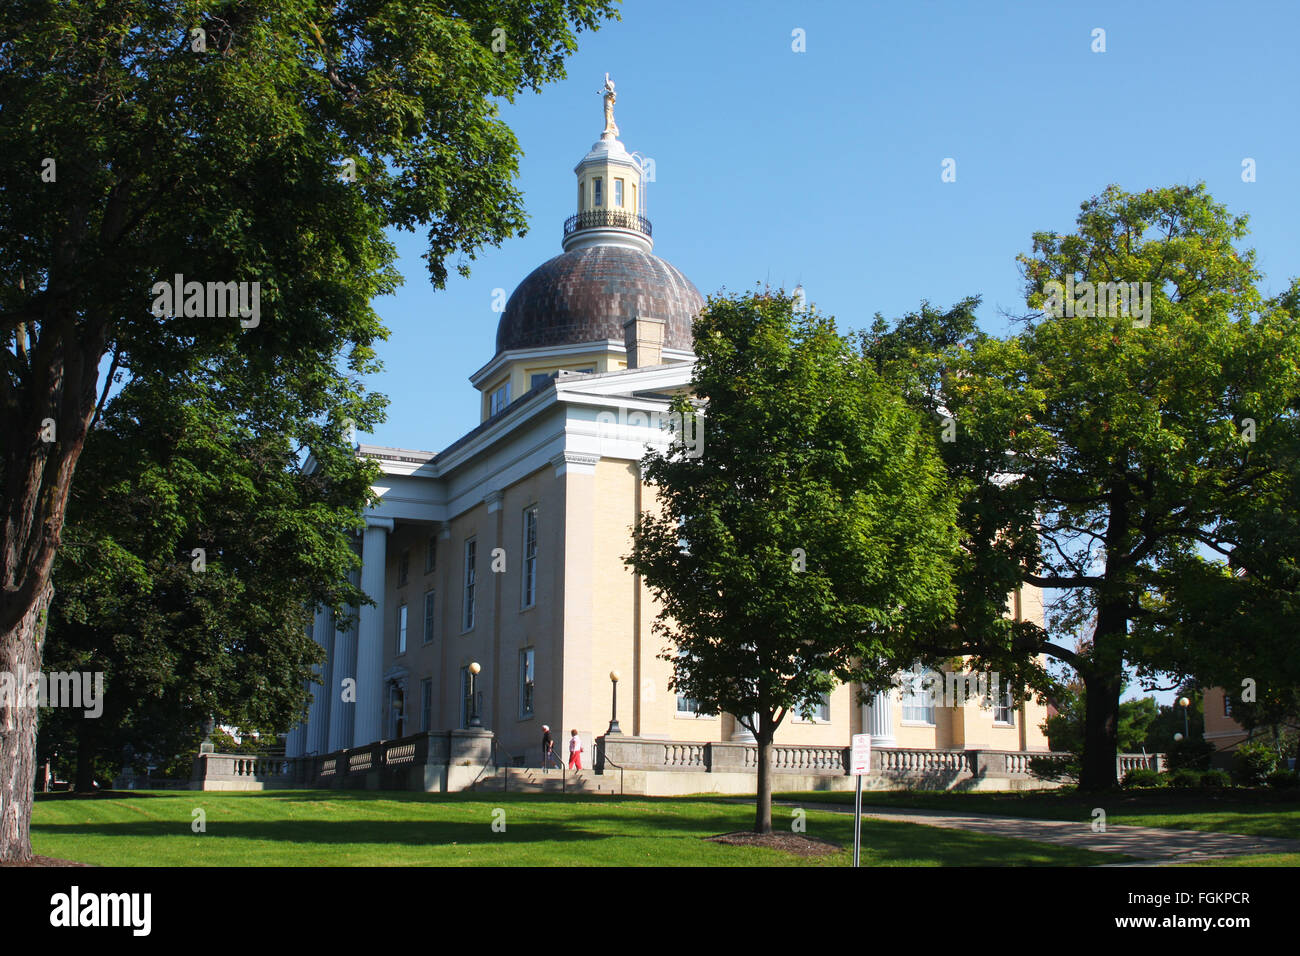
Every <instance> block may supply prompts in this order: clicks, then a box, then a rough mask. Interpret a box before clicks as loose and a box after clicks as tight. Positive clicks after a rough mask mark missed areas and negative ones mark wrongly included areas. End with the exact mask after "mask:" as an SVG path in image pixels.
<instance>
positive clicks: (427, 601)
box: [424, 591, 433, 644]
mask: <svg viewBox="0 0 1300 956" xmlns="http://www.w3.org/2000/svg"><path fill="white" fill-rule="evenodd" d="M432 641H433V592H432V591H425V592H424V643H426V644H429V643H431V642H432Z"/></svg>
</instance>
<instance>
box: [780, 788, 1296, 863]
mask: <svg viewBox="0 0 1300 956" xmlns="http://www.w3.org/2000/svg"><path fill="white" fill-rule="evenodd" d="M773 803H774V804H776V803H779V804H780V805H781V806H791V807H793V806H799V807H803V808H804V809H806V810H823V811H829V812H832V813H852V812H853V808H852V807H851V806H850V807H846V806H845V805H844V804H842V803H834V804H832V803H808V802H798V803H796V802H793V801H790V800H780V801H773ZM862 815H863V816H864V817H870V818H871V819H873V820H888V821H892V822H896V823H921V824H924V825H926V826H931V827H947V828H949V829H954V830H971V831H973V832H976V833H988V834H991V835H992V836H1000V837H1011V838H1013V839H1017V840H1036V841H1038V842H1039V843H1055V844H1058V845H1060V846H1072V847H1078V848H1079V849H1082V850H1095V851H1097V852H1099V853H1123V854H1125V855H1126V856H1130V857H1133V858H1134V861H1133V862H1128V863H1111V864H1106V865H1107V866H1152V865H1159V864H1166V863H1191V862H1194V861H1197V860H1212V859H1217V858H1221V857H1225V856H1242V855H1245V854H1248V853H1300V840H1284V839H1281V838H1279V837H1257V836H1248V835H1246V834H1244V833H1210V832H1208V831H1205V830H1167V829H1160V828H1156V827H1134V826H1122V825H1115V826H1112V825H1107V827H1106V832H1105V833H1094V832H1093V830H1092V824H1091V823H1090V822H1075V821H1069V820H1031V819H1026V818H1024V817H996V816H991V815H988V814H983V813H961V814H958V813H941V812H939V811H936V810H893V809H891V810H872V809H870V808H868V807H866V806H863V808H862Z"/></svg>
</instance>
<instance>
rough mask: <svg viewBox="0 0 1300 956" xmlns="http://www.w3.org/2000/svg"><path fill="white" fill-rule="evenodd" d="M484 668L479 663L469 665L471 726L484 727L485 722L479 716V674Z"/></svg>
mask: <svg viewBox="0 0 1300 956" xmlns="http://www.w3.org/2000/svg"><path fill="white" fill-rule="evenodd" d="M482 669H483V668H482V667H480V666H479V662H478V661H474V662H473V663H471V664H470V665H469V725H470V726H471V727H482V726H483V721H481V720H480V719H479V716H478V672H479V671H481V670H482Z"/></svg>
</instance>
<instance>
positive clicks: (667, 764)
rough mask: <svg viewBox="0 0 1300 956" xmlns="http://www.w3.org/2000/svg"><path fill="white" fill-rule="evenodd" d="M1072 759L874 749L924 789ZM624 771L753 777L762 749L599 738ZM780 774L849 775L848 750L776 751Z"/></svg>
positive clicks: (883, 765)
mask: <svg viewBox="0 0 1300 956" xmlns="http://www.w3.org/2000/svg"><path fill="white" fill-rule="evenodd" d="M1035 758H1047V759H1049V760H1054V761H1067V760H1070V759H1072V755H1071V754H1068V753H1051V752H1048V751H1018V750H984V749H976V748H972V749H965V750H921V749H910V748H903V747H890V748H883V747H880V748H875V749H873V750H872V752H871V774H870V775H869V776H871V777H874V778H877V779H880V780H893V781H898V782H901V783H905V784H907V785H909V786H916V787H919V788H929V787H937V788H945V787H950V786H952V785H954V784H959V783H962V782H963V781H976V782H978V781H988V782H992V781H998V780H1005V781H1009V782H1011V783H1016V782H1021V783H1026V782H1028V781H1030V780H1032V779H1033V775H1032V773H1031V771H1030V761H1031V760H1034V759H1035ZM1162 758H1163V755H1161V754H1152V755H1149V756H1147V755H1142V754H1121V755H1120V756H1119V758H1118V763H1117V770H1118V772H1119V774H1120V776H1121V777H1122V776H1123V775H1124V774H1125V773H1127V772H1128V771H1129V770H1132V769H1134V768H1135V767H1150V768H1152V769H1160V768H1161V767H1162V764H1163V760H1162ZM606 760H608V761H609V762H610V763H611V764H613V765H615V766H617V767H620V768H622V769H625V770H642V771H663V770H667V771H682V772H695V773H754V772H755V771H756V770H757V767H758V747H757V745H755V744H751V743H743V742H737V741H725V742H723V741H714V742H699V743H691V742H683V741H666V740H655V739H652V738H642V737H629V736H622V735H620V736H604V737H597V738H596V766H597V768H598V769H599V768H600V767H601V766H602V765H603V763H604V761H606ZM772 770H773V772H774V773H776V774H801V775H805V776H820V777H842V776H847V775H848V772H849V748H848V747H812V746H787V745H784V744H776V745H773V747H772Z"/></svg>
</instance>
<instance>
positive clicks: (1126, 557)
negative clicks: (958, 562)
mask: <svg viewBox="0 0 1300 956" xmlns="http://www.w3.org/2000/svg"><path fill="white" fill-rule="evenodd" d="M1245 234H1246V220H1245V219H1244V218H1243V217H1237V216H1232V215H1230V214H1229V213H1228V212H1227V210H1226V209H1224V207H1223V206H1221V205H1220V204H1218V203H1216V202H1215V201H1214V200H1213V199H1212V198H1211V197H1210V196H1209V194H1208V193H1207V192H1206V190H1205V188H1204V186H1203V185H1197V186H1194V187H1182V186H1175V187H1170V188H1165V189H1149V190H1146V191H1145V192H1141V193H1128V192H1125V191H1124V190H1122V189H1119V188H1118V187H1114V186H1112V187H1109V188H1108V189H1106V190H1105V191H1104V192H1103V193H1102V194H1101V195H1099V196H1094V197H1092V198H1091V199H1090V200H1088V201H1087V202H1085V203H1083V204H1082V206H1081V210H1080V213H1079V216H1078V219H1077V229H1076V231H1075V232H1074V233H1071V234H1067V235H1061V234H1057V233H1055V232H1041V233H1037V234H1035V236H1034V249H1033V254H1032V255H1025V256H1022V257H1020V258H1021V263H1022V265H1023V266H1024V270H1025V280H1026V290H1025V291H1026V300H1027V302H1028V304H1029V306H1030V307H1031V308H1034V309H1039V308H1042V307H1044V306H1045V304H1046V300H1047V292H1048V283H1049V282H1061V283H1065V282H1067V281H1068V282H1076V281H1077V282H1084V281H1086V282H1090V283H1094V284H1097V285H1101V284H1106V283H1120V282H1124V283H1132V282H1137V283H1149V284H1150V293H1151V296H1150V299H1149V300H1148V301H1149V305H1150V310H1149V316H1148V317H1144V316H1142V315H1140V314H1138V313H1139V312H1142V311H1144V310H1139V309H1135V310H1133V314H1124V313H1122V312H1120V311H1118V310H1116V311H1115V312H1114V313H1112V312H1111V311H1110V310H1109V309H1095V308H1094V309H1093V310H1091V311H1088V310H1086V309H1084V310H1076V311H1075V314H1073V315H1071V314H1066V313H1064V312H1063V313H1062V314H1059V315H1058V314H1041V315H1033V316H1030V317H1028V318H1027V319H1026V321H1025V327H1024V330H1023V331H1022V332H1020V333H1019V334H1017V335H1014V336H1012V337H1010V338H1008V339H1002V340H999V339H992V338H988V337H978V336H975V335H968V336H966V338H965V340H962V338H961V336H960V333H961V332H962V329H963V326H962V324H961V322H960V321H957V319H956V318H953V320H952V321H949V322H946V323H945V322H944V321H941V319H942V318H943V317H942V316H939V315H933V314H932V315H929V316H925V315H923V316H922V317H921V319H920V320H916V321H911V322H909V323H900V326H899V328H898V329H897V330H896V331H897V332H898V333H899V334H901V335H903V336H904V337H905V338H909V339H910V340H911V341H913V342H919V343H920V350H921V351H922V353H923V354H924V355H925V356H928V357H930V358H929V360H928V361H917V360H916V359H915V358H913V357H911V356H910V355H909V353H908V352H907V350H906V349H901V350H900V348H898V347H896V343H891V342H889V341H881V340H883V339H885V338H886V336H885V335H884V334H883V332H882V330H880V329H878V330H873V331H876V332H877V336H876V338H877V340H878V341H877V342H876V344H875V345H874V346H873V348H874V350H875V352H876V354H878V355H879V356H880V361H881V363H882V365H883V366H885V367H888V366H890V365H891V364H892V365H893V366H895V367H898V366H901V367H902V369H903V378H904V379H907V378H908V376H909V375H910V376H911V378H912V379H913V380H915V382H916V384H915V385H914V387H913V388H912V390H911V392H910V393H909V394H911V395H913V396H917V398H916V400H917V401H931V402H932V404H933V405H934V406H935V407H936V408H940V407H941V408H942V409H943V410H944V411H945V413H946V414H947V415H948V416H950V420H951V421H953V422H955V423H956V425H957V437H956V440H955V441H953V442H951V443H949V444H948V445H945V447H944V448H943V453H944V456H945V463H946V464H947V465H948V468H949V471H950V474H951V475H952V476H953V477H954V478H955V479H962V480H964V481H963V483H961V484H960V485H959V486H960V487H963V488H965V489H966V491H965V496H964V498H963V501H962V506H961V525H960V527H961V531H962V537H963V545H964V548H965V553H966V555H967V558H966V561H967V564H966V566H965V567H963V568H962V569H960V572H959V575H958V582H959V587H958V594H959V598H958V602H957V608H958V611H957V614H956V615H955V618H954V619H953V620H952V621H950V622H945V626H944V627H941V628H938V629H936V631H935V633H934V634H933V635H931V638H930V641H929V643H930V644H931V646H932V647H934V648H935V650H936V651H937V650H940V649H942V650H943V651H945V652H947V653H949V654H952V653H969V654H975V655H977V656H982V655H983V656H990V657H991V658H994V659H996V658H998V657H1001V658H1004V659H1005V658H1008V657H1010V658H1013V659H1014V658H1020V659H1023V660H1032V659H1034V658H1036V657H1037V656H1038V655H1040V654H1044V653H1045V654H1048V655H1050V656H1053V657H1056V658H1057V659H1059V660H1062V661H1064V662H1066V663H1067V664H1069V665H1070V666H1071V667H1072V668H1074V670H1075V672H1076V673H1077V674H1078V675H1079V677H1080V679H1081V680H1082V681H1083V683H1084V684H1085V685H1086V686H1087V687H1088V691H1089V693H1088V697H1087V701H1086V706H1087V708H1089V713H1090V714H1091V717H1090V719H1088V720H1086V721H1085V724H1084V726H1085V729H1086V734H1087V739H1086V740H1085V741H1084V746H1083V770H1084V772H1083V777H1082V779H1081V780H1080V785H1081V786H1082V787H1084V788H1085V789H1102V788H1106V787H1108V786H1111V785H1113V783H1114V774H1115V769H1114V768H1115V761H1114V756H1115V752H1116V750H1117V749H1118V748H1119V746H1120V740H1119V735H1120V732H1121V719H1120V696H1121V693H1122V689H1123V684H1124V680H1125V674H1126V668H1131V667H1133V666H1135V665H1136V666H1138V667H1140V668H1142V669H1143V676H1146V675H1147V674H1154V673H1157V672H1170V673H1175V674H1180V673H1181V674H1186V673H1194V672H1195V671H1193V670H1191V669H1190V668H1189V667H1187V666H1186V665H1185V664H1184V663H1180V659H1179V656H1178V654H1177V653H1175V651H1176V649H1177V647H1178V646H1179V645H1180V644H1182V643H1186V642H1187V641H1194V640H1195V637H1194V628H1193V623H1194V621H1195V617H1194V615H1192V614H1187V615H1183V616H1182V618H1181V619H1182V620H1185V621H1186V622H1188V629H1187V635H1188V637H1187V641H1184V640H1183V638H1182V637H1181V636H1180V635H1179V634H1177V633H1175V632H1174V631H1173V630H1171V627H1172V623H1173V621H1174V619H1175V617H1176V616H1177V615H1174V614H1172V613H1170V612H1169V609H1168V608H1166V607H1163V606H1162V603H1161V602H1162V600H1164V599H1165V596H1167V595H1169V594H1172V593H1173V592H1175V591H1176V590H1177V589H1178V587H1179V577H1178V576H1179V573H1180V569H1181V568H1182V567H1183V566H1185V565H1187V564H1189V563H1193V562H1194V561H1196V560H1198V559H1199V552H1200V550H1201V549H1203V548H1205V547H1209V548H1211V549H1214V550H1218V551H1220V552H1221V553H1227V552H1229V551H1231V550H1232V548H1233V547H1234V546H1235V545H1237V544H1239V543H1242V542H1243V541H1244V540H1245V539H1246V537H1247V535H1246V533H1245V532H1244V531H1243V530H1242V529H1243V527H1244V526H1243V525H1235V526H1234V525H1231V524H1225V523H1224V522H1223V521H1222V517H1223V516H1224V515H1225V514H1226V513H1228V512H1229V511H1230V508H1231V507H1232V505H1233V503H1234V502H1239V501H1242V500H1247V499H1249V498H1250V497H1251V496H1253V495H1255V494H1257V493H1261V494H1263V495H1264V500H1272V492H1273V490H1274V489H1276V488H1278V487H1279V486H1281V485H1283V484H1285V482H1286V479H1287V476H1290V475H1293V474H1294V473H1295V469H1294V468H1290V470H1288V468H1289V465H1288V459H1287V458H1286V457H1285V456H1282V455H1273V454H1259V453H1257V450H1256V448H1255V446H1254V445H1252V444H1251V443H1249V442H1247V441H1244V440H1243V430H1244V422H1245V420H1246V419H1251V420H1252V421H1253V422H1255V423H1256V425H1257V426H1258V433H1259V434H1260V435H1263V434H1264V433H1265V432H1267V433H1268V434H1269V435H1270V436H1272V437H1271V438H1270V439H1269V441H1270V442H1280V441H1281V440H1282V438H1283V437H1284V436H1286V435H1288V434H1290V433H1291V431H1292V429H1293V425H1294V422H1295V420H1296V411H1297V409H1300V308H1297V306H1298V305H1300V284H1293V285H1292V286H1291V287H1289V288H1288V289H1287V290H1286V291H1285V292H1283V293H1282V294H1280V295H1278V296H1275V297H1273V298H1265V297H1264V296H1263V295H1262V294H1261V293H1260V291H1259V289H1258V282H1259V280H1260V278H1261V277H1260V275H1259V273H1258V272H1257V270H1256V269H1255V265H1254V261H1255V259H1254V253H1253V252H1251V251H1249V250H1244V251H1239V250H1238V249H1237V248H1236V246H1235V243H1237V242H1238V241H1239V240H1241V239H1242V238H1243V237H1244V236H1245ZM1094 304H1095V303H1094ZM1147 318H1149V321H1147V320H1146V319H1147ZM953 333H957V335H956V336H954V334H953ZM953 342H957V344H958V345H959V346H960V345H965V346H966V347H965V348H959V347H954V346H952V344H951V343H953ZM913 363H915V366H914V367H915V374H913V373H912V372H911V371H910V370H911V369H912V368H913ZM926 383H930V387H929V388H927V385H926ZM931 392H937V398H929V397H928V396H929V395H930V393H931ZM1262 441H1263V440H1262V439H1261V442H1262ZM995 477H1000V478H1001V479H1002V480H1000V481H993V480H992V479H994V478H995ZM1171 516H1173V517H1172V518H1171ZM1277 550H1278V553H1280V551H1281V549H1277ZM1009 579H1010V580H1011V581H1012V582H1014V583H1022V582H1023V583H1028V584H1032V585H1035V586H1037V587H1041V588H1047V589H1056V590H1058V591H1061V592H1064V593H1065V594H1066V595H1067V597H1066V598H1065V600H1067V601H1071V602H1073V607H1074V612H1073V614H1074V618H1075V620H1076V623H1077V624H1079V625H1081V626H1082V627H1084V628H1086V629H1087V630H1088V631H1089V632H1090V633H1088V634H1087V636H1086V637H1085V639H1084V640H1083V641H1082V642H1081V644H1079V645H1078V646H1077V647H1070V646H1065V645H1062V644H1060V643H1058V642H1055V641H1052V640H1050V639H1049V638H1048V635H1047V634H1045V633H1044V632H1043V631H1042V630H1041V629H1035V628H1033V627H1021V628H1019V629H1018V630H1016V629H1013V627H1012V626H1011V625H1010V624H997V623H995V622H994V621H993V620H992V618H993V617H994V616H995V615H1000V614H1001V613H1002V612H1003V610H1004V608H1005V603H1006V597H1005V596H1006V594H1007V593H1008V591H1009V590H1011V588H1009V587H1008V586H1007V584H1008V580H1009ZM1225 640H1226V634H1225ZM1185 656H1186V655H1185ZM1292 659H1293V660H1294V655H1292ZM1162 749H1163V748H1162Z"/></svg>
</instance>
